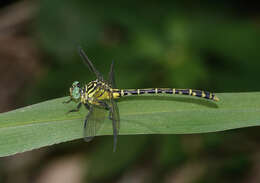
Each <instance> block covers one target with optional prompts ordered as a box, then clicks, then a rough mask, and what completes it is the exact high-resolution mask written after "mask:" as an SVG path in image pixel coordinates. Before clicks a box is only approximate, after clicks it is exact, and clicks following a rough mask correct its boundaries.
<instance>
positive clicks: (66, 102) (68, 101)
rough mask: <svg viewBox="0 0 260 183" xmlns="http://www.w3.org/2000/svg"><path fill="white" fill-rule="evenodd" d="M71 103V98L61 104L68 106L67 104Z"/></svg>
mask: <svg viewBox="0 0 260 183" xmlns="http://www.w3.org/2000/svg"><path fill="white" fill-rule="evenodd" d="M71 101H72V98H70V99H69V100H67V101H64V102H62V103H63V104H68V103H70V102H71Z"/></svg>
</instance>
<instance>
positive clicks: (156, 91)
mask: <svg viewBox="0 0 260 183" xmlns="http://www.w3.org/2000/svg"><path fill="white" fill-rule="evenodd" d="M113 93H114V97H115V98H118V97H123V96H131V95H142V94H178V95H190V96H195V97H201V98H205V99H209V100H214V101H219V99H218V97H217V96H216V95H215V94H213V93H210V92H208V91H202V90H193V89H176V88H148V89H122V90H119V89H116V90H114V91H113Z"/></svg>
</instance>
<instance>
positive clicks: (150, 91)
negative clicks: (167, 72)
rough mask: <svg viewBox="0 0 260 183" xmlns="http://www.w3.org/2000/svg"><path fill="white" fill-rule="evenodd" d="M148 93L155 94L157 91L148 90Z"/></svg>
mask: <svg viewBox="0 0 260 183" xmlns="http://www.w3.org/2000/svg"><path fill="white" fill-rule="evenodd" d="M147 93H155V90H154V89H151V90H147Z"/></svg>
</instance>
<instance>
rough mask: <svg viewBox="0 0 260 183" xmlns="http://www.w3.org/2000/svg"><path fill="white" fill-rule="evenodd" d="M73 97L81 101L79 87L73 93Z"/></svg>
mask: <svg viewBox="0 0 260 183" xmlns="http://www.w3.org/2000/svg"><path fill="white" fill-rule="evenodd" d="M72 97H73V98H74V99H79V98H80V88H79V87H75V88H74V89H73V91H72Z"/></svg>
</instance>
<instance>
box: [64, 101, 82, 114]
mask: <svg viewBox="0 0 260 183" xmlns="http://www.w3.org/2000/svg"><path fill="white" fill-rule="evenodd" d="M80 107H81V103H79V104H78V106H77V108H76V109H72V110H70V111H68V112H67V113H71V112H78V111H79V109H80Z"/></svg>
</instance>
